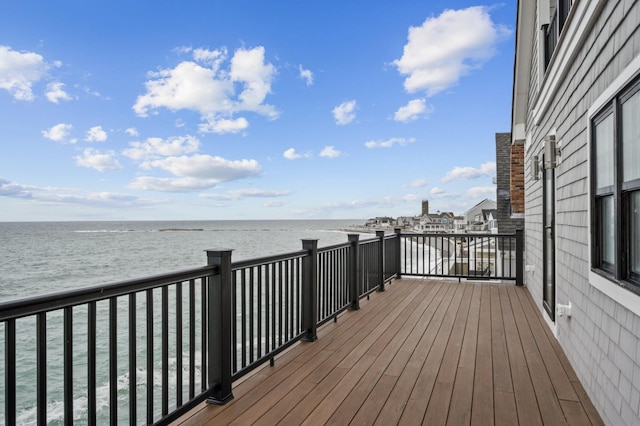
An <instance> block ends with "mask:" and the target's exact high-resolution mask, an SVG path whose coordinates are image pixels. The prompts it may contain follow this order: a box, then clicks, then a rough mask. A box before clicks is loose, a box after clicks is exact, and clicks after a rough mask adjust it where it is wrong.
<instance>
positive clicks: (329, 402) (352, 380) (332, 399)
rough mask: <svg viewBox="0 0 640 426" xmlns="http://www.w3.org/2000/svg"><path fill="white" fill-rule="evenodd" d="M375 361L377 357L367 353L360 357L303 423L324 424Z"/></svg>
mask: <svg viewBox="0 0 640 426" xmlns="http://www.w3.org/2000/svg"><path fill="white" fill-rule="evenodd" d="M374 361H375V358H374V357H372V356H370V355H365V356H363V357H362V359H360V361H359V362H358V363H356V365H354V366H353V368H351V369H350V370H349V372H348V373H347V374H346V375H345V376H344V377H343V378H342V380H340V382H339V383H337V384H336V386H335V387H334V389H333V392H331V393H329V394H328V395H327V397H326V398H324V399H323V400H322V404H320V405H318V406H317V407H316V409H315V410H313V411H312V412H311V414H309V417H307V419H306V420H305V421H304V422H302V424H303V425H316V424H324V423H325V422H326V421H327V420H328V419H329V418H330V417H331V415H332V414H333V412H334V411H335V410H336V409H337V408H338V406H339V405H340V403H341V402H342V401H343V400H344V398H345V397H346V396H347V395H348V394H349V392H351V389H353V386H355V384H356V383H357V381H358V378H359V377H361V376H362V375H363V374H364V373H365V372H366V371H367V369H368V368H369V367H371V364H373V362H374Z"/></svg>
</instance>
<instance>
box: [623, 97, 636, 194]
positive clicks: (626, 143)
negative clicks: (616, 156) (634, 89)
mask: <svg viewBox="0 0 640 426" xmlns="http://www.w3.org/2000/svg"><path fill="white" fill-rule="evenodd" d="M622 159H623V160H622V167H623V173H622V178H623V180H624V181H625V182H628V181H630V180H633V179H639V178H640V92H638V93H636V94H635V95H633V96H632V97H631V98H629V99H628V100H627V101H626V102H625V103H624V104H622Z"/></svg>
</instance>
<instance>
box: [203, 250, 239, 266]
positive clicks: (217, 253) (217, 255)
mask: <svg viewBox="0 0 640 426" xmlns="http://www.w3.org/2000/svg"><path fill="white" fill-rule="evenodd" d="M205 252H206V253H207V260H208V262H209V263H210V262H211V261H212V260H213V259H227V258H231V253H232V252H233V249H226V248H225V249H211V250H205Z"/></svg>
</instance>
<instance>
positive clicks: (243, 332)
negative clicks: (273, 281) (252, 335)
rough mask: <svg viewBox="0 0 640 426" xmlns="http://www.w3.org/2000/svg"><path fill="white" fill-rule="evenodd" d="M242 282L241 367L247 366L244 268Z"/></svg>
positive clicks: (245, 280) (245, 276)
mask: <svg viewBox="0 0 640 426" xmlns="http://www.w3.org/2000/svg"><path fill="white" fill-rule="evenodd" d="M241 281H242V283H241V301H240V303H241V305H240V317H241V324H242V333H241V336H242V337H241V338H242V340H240V346H241V347H242V365H241V366H240V367H241V368H244V367H246V366H247V269H246V268H244V269H242V280H241Z"/></svg>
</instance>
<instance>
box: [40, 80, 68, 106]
mask: <svg viewBox="0 0 640 426" xmlns="http://www.w3.org/2000/svg"><path fill="white" fill-rule="evenodd" d="M64 86H65V85H64V83H49V84H47V93H46V96H47V99H49V101H50V102H53V103H54V104H57V103H58V102H59V101H70V100H71V96H69V94H68V93H67V92H65V91H64Z"/></svg>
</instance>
